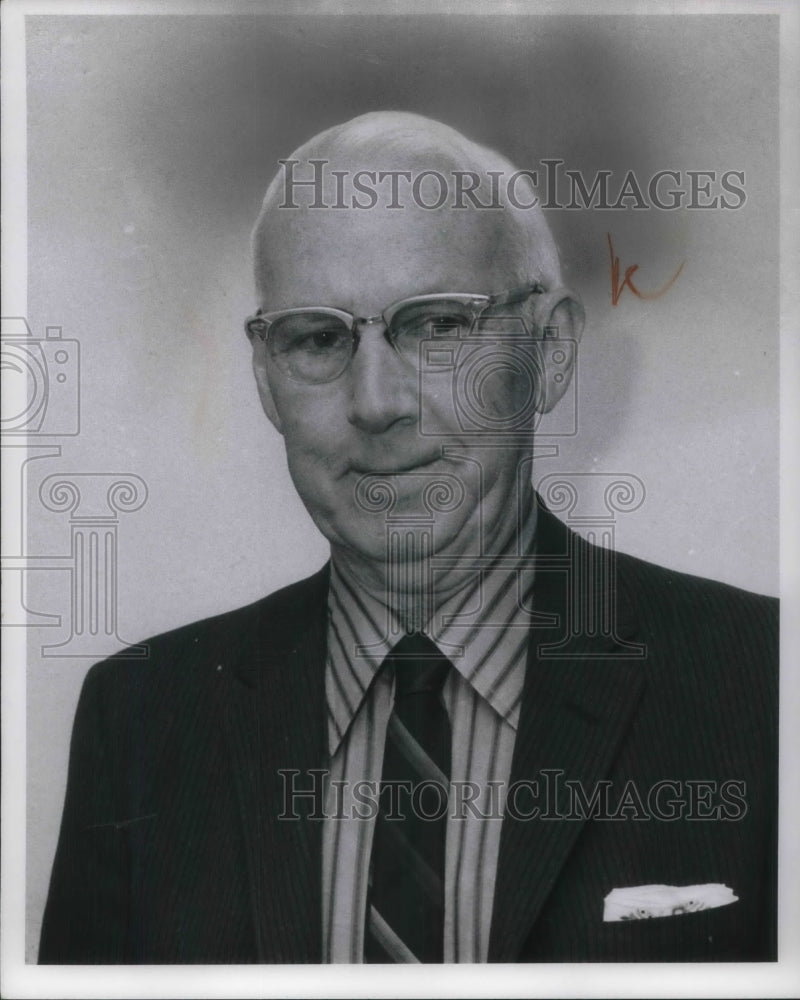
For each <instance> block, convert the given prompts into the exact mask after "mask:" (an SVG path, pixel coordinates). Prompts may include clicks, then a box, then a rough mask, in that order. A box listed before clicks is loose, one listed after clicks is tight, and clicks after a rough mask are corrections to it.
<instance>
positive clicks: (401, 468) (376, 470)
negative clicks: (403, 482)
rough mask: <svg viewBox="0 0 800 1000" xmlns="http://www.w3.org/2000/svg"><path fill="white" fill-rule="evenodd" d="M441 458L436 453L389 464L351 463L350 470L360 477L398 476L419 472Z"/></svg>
mask: <svg viewBox="0 0 800 1000" xmlns="http://www.w3.org/2000/svg"><path fill="white" fill-rule="evenodd" d="M441 457H442V455H441V453H440V452H437V453H436V454H435V455H425V456H421V457H420V458H414V459H407V460H404V461H402V462H392V463H391V464H389V463H386V464H380V463H375V464H374V465H373V464H371V463H366V462H352V463H351V465H350V470H351V472H355V473H356V474H357V475H360V476H399V475H402V474H403V473H405V472H420V471H421V470H423V469H426V468H428V467H429V466H431V465H433V464H434V463H436V462H438V461H439V460H440V459H441Z"/></svg>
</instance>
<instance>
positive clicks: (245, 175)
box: [25, 15, 778, 961]
mask: <svg viewBox="0 0 800 1000" xmlns="http://www.w3.org/2000/svg"><path fill="white" fill-rule="evenodd" d="M777 31H778V29H777V19H775V18H771V17H765V16H759V17H735V16H713V17H711V16H709V17H705V16H703V17H655V16H653V17H630V16H626V17H603V18H594V17H584V16H576V17H542V16H529V17H517V16H515V17H503V16H491V17H489V16H470V17H454V16H448V17H443V16H416V17H386V16H380V17H378V16H376V17H368V16H331V17H314V18H310V17H302V16H298V17H291V16H273V15H268V16H253V17H249V16H247V17H240V16H135V17H131V16H93V17H66V16H61V17H59V16H46V17H45V16H43V17H30V18H28V21H27V71H28V162H29V176H28V185H29V186H28V224H29V230H28V240H29V270H30V277H29V298H28V320H29V322H30V326H31V330H32V333H33V335H34V337H36V338H44V337H45V332H46V328H47V327H60V328H61V340H62V341H63V342H64V343H65V344H66V349H67V350H66V355H63V356H62V357H66V359H67V360H66V361H65V362H64V364H65V365H66V366H67V368H68V369H69V373H70V379H74V378H77V379H79V384H80V413H79V425H78V424H77V423H75V426H72V424H70V423H69V421H73V422H75V421H76V419H77V418H76V415H75V414H73V413H72V412H71V408H73V407H74V405H75V401H74V400H72V398H71V397H70V398H68V397H67V395H64V396H62V397H59V398H58V399H56V398H55V395H54V394H56V393H57V390H58V386H59V385H60V383H58V384H57V383H56V381H55V379H54V378H52V381H51V387H52V389H51V395H53V398H54V403H53V409H52V410H51V411H49V412H48V420H49V421H50V423H49V424H48V425H47V426H45V427H43V428H40V433H39V438H38V439H37V440H38V441H39V443H40V444H42V445H43V446H44V445H47V444H50V445H53V444H56V445H57V446H58V447H57V448H51V449H50V451H48V450H47V448H46V447H42V448H41V449H40V450H39V452H35V450H34V452H32V453H31V455H32V458H33V455H34V453H36V454H38V456H39V457H38V458H34V459H33V460H32V461H29V463H28V466H27V488H28V524H27V536H26V539H25V545H26V546H27V554H28V555H30V556H35V557H37V559H38V560H39V561H38V563H37V566H38V567H39V571H38V572H33V571H31V572H29V573H28V574H27V577H28V579H27V585H28V598H27V601H28V606H29V608H31V609H32V610H33V611H35V612H38V613H39V615H49V616H52V617H50V618H42V617H40V618H37V619H36V622H37V624H36V625H35V627H33V628H31V629H30V642H29V672H28V746H27V753H28V757H27V763H28V800H27V807H28V823H29V837H28V855H27V879H28V883H27V884H28V914H27V921H28V957H29V960H31V961H33V960H35V955H36V946H37V940H38V933H39V927H40V923H41V915H42V908H43V905H44V900H45V895H46V889H47V880H48V877H49V870H50V864H51V861H52V855H53V851H54V849H55V842H56V835H57V827H58V820H59V816H60V811H61V806H62V801H63V792H64V782H65V777H66V762H67V752H68V741H69V732H70V727H71V723H72V716H73V712H74V708H75V703H76V699H77V696H78V691H79V688H80V684H81V681H82V679H83V676H84V674H85V672H86V670H87V669H88V667H89V666H90V665H91V663H92V662H93V660H94V659H97V658H99V656H101V655H103V653H104V652H106V651H109V652H110V651H111V650H110V649H108V650H106V649H105V648H102V647H103V642H105V646H111V647H114V648H118V647H119V646H121V645H122V644H123V643H128V642H135V641H137V640H141V639H143V638H144V637H146V636H147V635H151V634H154V633H156V632H159V631H163V630H165V629H168V628H171V627H174V626H177V625H179V624H181V623H184V622H188V621H190V620H192V619H196V618H199V617H202V616H205V615H209V614H212V613H216V612H220V611H225V610H227V609H230V608H232V607H235V606H236V605H239V604H243V603H246V602H249V601H252V600H255V599H256V598H258V597H259V596H261V595H263V594H265V593H267V592H269V591H271V590H273V589H275V588H276V587H278V586H281V585H283V584H285V583H287V582H289V581H290V580H293V579H297V578H300V577H302V576H304V575H306V574H308V573H309V572H311V571H313V570H314V569H316V568H317V567H318V566H319V565H320V564H321V563H322V562H323V560H324V558H325V552H326V548H325V544H324V543H323V541H322V539H321V538H320V536H319V535H318V534H317V532H316V529H315V528H314V527H313V525H312V523H311V522H310V520H309V518H308V515H307V514H306V513H305V510H304V509H303V507H302V506H301V504H300V502H299V500H297V499H296V498H295V495H294V492H293V489H292V486H291V483H290V480H289V477H288V474H287V471H286V466H285V461H284V458H283V452H282V446H281V441H280V438H279V437H278V436H277V434H276V433H275V432H274V431H273V430H272V428H271V427H270V426H269V425H268V423H267V421H266V419H265V418H264V416H263V415H262V412H261V410H260V407H259V404H258V401H257V399H256V394H255V391H254V386H253V385H252V384H251V383H252V377H251V374H250V369H249V357H248V349H247V343H246V339H245V337H244V334H243V332H242V318H243V317H244V316H245V315H246V314H247V313H248V312H250V311H251V310H252V308H253V307H254V304H255V303H254V297H253V292H252V287H251V277H250V264H249V257H248V251H249V248H248V239H249V231H250V227H251V225H252V222H253V220H254V218H255V215H256V212H257V210H258V207H259V203H260V199H261V196H262V194H263V191H264V189H265V187H266V184H267V183H268V181H269V179H270V177H271V176H272V174H273V173H274V171H275V169H276V161H277V159H278V158H279V157H282V156H286V155H287V154H288V153H289V152H290V151H291V150H292V149H293V148H294V147H295V146H297V145H298V144H299V143H300V142H301V141H302V140H304V139H305V138H307V137H308V136H310V135H311V134H313V133H315V132H317V131H319V130H321V129H323V128H325V127H327V126H329V125H331V124H333V123H335V122H339V121H343V120H346V119H348V118H350V117H352V116H354V115H356V114H360V113H363V112H365V111H369V110H375V109H380V108H397V109H406V110H410V111H415V112H419V113H422V114H425V115H429V116H431V117H434V118H438V119H441V120H443V121H446V122H448V123H450V124H452V125H453V126H455V127H456V128H458V129H460V130H461V131H463V132H465V133H466V134H467V135H469V136H470V137H473V138H475V139H477V140H478V141H481V142H483V143H486V144H489V145H492V146H495V147H496V148H498V149H500V150H501V151H502V152H504V153H505V154H507V155H508V156H509V157H510V158H511V159H512V160H513V161H515V162H516V163H517V164H518V165H519V166H521V167H532V168H535V167H537V166H538V165H539V164H540V162H541V160H542V159H544V158H558V159H562V160H563V161H564V168H565V169H574V170H581V171H583V172H584V174H585V176H586V178H587V180H588V181H591V179H592V178H593V176H594V175H595V174H596V173H597V171H599V170H611V171H613V172H614V177H615V178H617V179H618V180H617V181H616V182H615V183H619V179H621V178H622V176H623V175H624V174H625V172H626V171H628V170H631V169H632V170H634V171H635V172H636V174H637V176H638V177H641V178H644V181H645V183H646V180H647V179H648V178H649V177H651V176H652V175H653V174H654V173H655V172H656V171H658V170H665V169H674V170H678V171H682V172H685V171H688V170H709V171H716V172H717V174H718V175H719V174H721V173H723V172H725V171H728V170H736V171H744V172H745V178H746V180H745V184H744V187H745V190H746V194H747V200H746V203H745V204H744V205H743V206H742V207H741V208H740V209H738V210H729V211H724V210H720V209H716V210H695V211H689V210H685V209H684V210H680V211H658V210H655V209H651V210H633V209H630V208H629V209H627V210H625V209H620V210H617V211H606V212H604V211H597V210H595V211H590V210H577V211H559V210H552V211H549V212H547V217H548V221H549V223H550V225H551V226H552V228H553V230H554V232H555V234H556V238H557V240H558V242H559V245H560V247H561V249H562V255H563V260H564V264H565V267H566V271H567V277H568V280H569V282H571V283H572V284H573V285H574V286H576V287H577V288H578V289H579V290H580V292H581V293H582V294H583V296H584V300H585V303H586V309H587V316H588V321H587V329H586V334H585V338H584V345H583V347H582V349H581V352H580V366H579V382H578V392H579V406H578V412H577V431H578V433H577V434H575V435H573V436H565V437H561V438H559V439H558V446H559V447H558V454H557V456H554V457H551V458H547V459H542V460H541V461H539V462H537V465H536V468H535V472H534V479H535V480H536V481H537V482H540V481H542V480H543V479H544V478H545V477H547V476H550V475H554V474H556V473H559V474H561V473H563V474H572V473H597V474H598V475H597V477H596V480H594V481H595V482H598V483H604V482H605V480H604V479H603V478H602V477H603V476H606V475H607V474H615V475H623V476H627V477H635V480H636V481H640V483H641V484H643V486H644V488H645V491H646V497H645V498H644V501H643V502H642V503H641V504H640V505H639V506H637V505H636V504H633V505H632V506H636V507H637V509H635V510H631V511H629V512H627V513H624V512H617V513H616V514H615V531H616V544H617V545H618V547H619V548H621V549H623V550H626V551H629V552H632V553H634V554H636V555H640V556H642V557H644V558H647V559H651V560H654V561H657V562H660V563H662V564H666V565H668V566H672V567H676V568H678V569H681V570H686V571H689V572H694V573H699V574H702V575H707V576H712V577H716V578H718V579H721V580H725V581H728V582H731V583H734V584H737V585H740V586H744V587H747V588H749V589H753V590H758V591H762V592H766V593H772V594H774V593H776V592H777V570H778V565H777V552H778V524H777V510H778V501H777V481H778V457H777V430H778V327H777V308H778V301H777V298H778V280H777V264H778V257H777V255H778V226H777V223H778V217H777V211H778V208H777V193H778V187H777V181H778V172H777V171H778V123H777V108H778V101H777V72H778V34H777ZM607 233H610V234H611V236H612V240H613V243H614V250H615V253H616V254H617V255H618V256H619V257H620V261H621V267H622V269H623V271H624V269H625V267H626V266H629V265H632V264H638V265H639V270H638V271H637V272H636V279H635V280H636V282H637V283H638V284H639V285H640V286H641V287H642V288H645V289H651V288H657V287H659V286H660V285H662V284H663V283H664V282H666V281H667V280H668V279H669V277H670V276H671V275H672V274H673V272H674V271H675V270H676V268H677V266H678V265H679V264H680V262H681V261H685V265H684V268H683V271H682V273H681V275H680V276H679V278H678V280H677V281H676V283H675V285H674V286H673V287H672V288H671V289H670V291H669V292H667V293H666V294H665V295H663V296H662V297H661V298H659V299H656V300H653V301H643V300H640V299H637V298H636V297H635V296H633V295H631V294H630V293H629V292H628V291H626V292H625V293H624V294H622V295H621V297H620V299H619V302H618V304H617V305H616V306H614V305H612V302H611V291H610V261H609V249H608V242H607ZM50 339H51V341H52V343H50V344H49V346H47V347H46V352H49V353H47V359H48V360H47V362H46V363H47V364H49V365H50V366H51V372H50V374H51V377H52V376H53V370H54V367H55V365H56V361H55V360H54V359H55V351H56V346H55V340H56V339H57V337H56V336H55V332H54V331H52V330H51V338H50ZM76 341H77V345H76V344H75V342H76ZM78 354H79V358H78ZM69 384H72V383H71V382H70V383H69ZM59 407H60V409H59ZM59 414H61V415H60V416H59ZM59 420H61V421H64V423H63V424H61V425H60V424H59V423H58V421H59ZM75 430H77V431H78V433H73V431H75ZM48 435H49V436H48ZM553 440H555V438H554V439H553ZM56 452H57V453H56ZM582 481H583V482H586V481H587V480H585V479H584V480H582ZM632 481H633V480H631V479H630V478H629V479H628V482H632ZM62 482H66V483H71V484H72V485H71V486H69V485H59V484H61V483H62ZM120 482H121V483H123V485H122V486H118V487H114V489H110V488H111V487H112V486H113V485H114V483H120ZM70 491H71V492H70ZM76 491H77V492H76ZM594 502H595V501H594V500H593V501H592V503H594ZM92 538H94V541H92V540H91V539H92ZM95 544H97V545H99V546H100V552H101V557H99V561H98V560H97V559H95V563H94V566H95V570H92V567H91V566H89V567H88V569H87V566H88V563H87V559H89V560H90V561H91V558H94V556H93V555H92V553H91V552H90V551H89V549H86V548H84V549H81V548H80V547H81V546H84V547H85V546H92V545H95ZM87 553H88V554H87ZM79 563H80V565H81V567H83V568H82V570H81V572H83V573H84V583H85V588H91V587H95V588H96V589H97V588H99V597H96V600H97V601H99V602H100V604H101V605H102V606H103V607H104V608H105V612H104V613H105V614H109V613H110V612H109V610H108V609H109V608H113V612H114V614H115V616H116V619H115V622H114V625H113V630H112V632H113V634H112V635H111V636H110V637H107V638H106V639H105V640H102V636H101V637H100V638H98V637H97V636H95V635H94V633H93V628H94V626H93V625H92V622H91V620H90V619H91V613H92V612H91V609H89V610H88V611H87V608H86V607H83V606H81V607H76V606H75V599H74V597H73V594H72V590H71V583H74V581H75V578H76V577H75V574H76V572H78V568H76V567H78V564H79ZM98 565H102V567H103V568H102V573H101V575H102V579H100V580H99V581H98V580H96V579H95V580H94V581H92V580H90V579H89V578H88V577H87V575H86V574H89V575H91V573H92V572H95V571H96V572H101V571H100V570H97V569H96V567H97V566H98ZM103 574H104V575H103ZM84 596H85V593H84ZM87 615H88V616H89V617H88V618H87ZM95 624H96V623H95ZM101 631H102V629H101ZM101 640H102V641H101ZM44 647H47V648H44Z"/></svg>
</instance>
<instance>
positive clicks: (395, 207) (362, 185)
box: [253, 111, 560, 314]
mask: <svg viewBox="0 0 800 1000" xmlns="http://www.w3.org/2000/svg"><path fill="white" fill-rule="evenodd" d="M533 201H534V192H533V188H532V185H531V182H530V179H529V178H528V177H527V175H526V174H524V173H521V172H519V171H517V170H516V168H515V167H514V166H513V165H512V164H511V163H510V162H509V161H508V160H506V159H505V158H504V157H502V156H500V155H499V154H498V153H495V152H494V151H493V150H490V149H488V148H486V147H484V146H479V145H478V144H477V143H474V142H472V141H470V140H469V139H467V138H465V137H464V136H463V135H461V134H460V133H459V132H457V131H455V129H452V128H450V127H449V126H447V125H444V124H442V123H440V122H436V121H432V120H430V119H427V118H423V117H421V116H419V115H413V114H408V113H404V112H389V111H386V112H373V113H370V114H367V115H362V116H360V117H358V118H354V119H352V120H351V121H349V122H345V123H344V124H341V125H336V126H334V127H333V128H330V129H327V130H326V131H324V132H321V133H320V134H319V135H317V136H314V137H313V138H312V139H310V140H308V142H306V143H304V144H303V145H302V146H300V147H299V149H297V150H296V151H295V152H294V153H293V154H292V155H291V156H290V157H288V158H287V159H286V160H284V161H281V170H279V172H278V174H277V175H276V176H275V178H274V179H273V181H272V183H271V184H270V185H269V188H268V189H267V192H266V195H265V197H264V201H263V205H262V208H261V212H260V214H259V217H258V220H257V222H256V226H255V229H254V231H253V255H254V267H255V281H256V288H257V292H258V297H259V302H260V305H261V306H262V308H266V309H280V308H288V307H291V306H293V305H303V304H307V303H305V302H303V301H285V300H281V301H278V299H277V297H276V296H277V295H278V293H279V292H280V290H281V289H285V287H286V284H287V278H288V277H289V272H294V270H295V268H296V266H297V264H298V255H299V256H303V255H305V254H307V253H308V251H309V250H312V251H313V253H314V256H315V263H316V264H322V263H323V262H322V260H321V254H320V251H321V252H322V254H324V257H325V262H324V267H325V269H326V271H328V272H329V276H330V283H331V286H332V288H331V291H332V292H333V293H338V298H337V297H335V298H334V299H329V300H328V301H330V302H331V304H338V305H342V306H344V305H346V303H345V302H344V301H343V299H342V298H341V296H342V294H343V292H344V289H343V288H342V279H343V278H344V279H345V284H346V283H347V282H346V279H347V275H346V274H343V273H342V272H347V274H349V276H350V277H351V278H352V275H353V271H354V268H355V267H358V266H359V263H358V261H359V258H364V257H366V258H367V260H368V261H370V262H371V261H372V260H373V259H374V258H376V257H377V260H378V261H382V264H383V267H382V275H381V276H382V277H385V274H386V270H387V269H389V268H391V269H395V270H396V271H397V278H398V288H399V286H401V285H403V282H402V276H403V275H407V276H410V275H412V274H418V273H419V272H420V271H421V272H422V273H423V274H424V273H427V272H429V271H430V270H431V268H435V266H436V265H439V264H440V263H441V261H442V257H443V255H444V256H446V257H447V258H448V259H450V260H451V261H452V270H453V272H454V274H453V278H452V280H453V281H455V285H451V286H450V287H451V288H454V289H455V288H465V289H468V290H472V291H481V290H489V291H491V290H494V289H495V287H508V286H509V285H513V284H518V283H523V282H525V281H528V280H533V279H536V280H540V281H542V282H543V283H544V284H545V285H547V286H549V287H553V286H555V285H558V284H559V283H560V274H559V264H558V253H557V250H556V247H555V244H554V242H553V239H552V236H551V235H550V232H549V229H548V227H547V224H546V222H545V220H544V217H543V215H542V212H541V209H540V208H539V207H538V206H536V207H532V208H528V207H523V206H527V205H530V204H531V203H532V202H533ZM483 206H489V207H483ZM468 259H469V261H470V262H471V263H468ZM477 263H480V264H481V265H482V268H481V270H482V274H483V277H482V279H481V280H480V281H478V283H477V284H476V280H477V279H478V276H477V275H475V274H474V271H475V264H477ZM459 279H460V280H459ZM487 282H488V284H489V285H492V283H493V287H492V288H489V287H488V285H487ZM497 282H500V284H499V285H498V284H497ZM484 285H487V287H486V289H484V288H483V286H484ZM402 290H403V292H404V293H405V294H415V293H417V292H421V291H426V290H436V289H424V288H418V287H414V288H409V287H406V286H403V288H402ZM297 291H298V292H300V291H301V290H300V289H298V290H297ZM398 297H399V296H398ZM301 298H302V294H301ZM386 304H387V303H386V302H383V303H382V304H381V305H380V306H379V308H383V307H384V306H385V305H386ZM362 314H363V313H362Z"/></svg>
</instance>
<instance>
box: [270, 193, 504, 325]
mask: <svg viewBox="0 0 800 1000" xmlns="http://www.w3.org/2000/svg"><path fill="white" fill-rule="evenodd" d="M501 215H502V212H501V211H494V212H480V211H478V210H474V209H472V210H470V209H465V210H456V209H452V208H449V207H442V208H440V209H436V210H426V209H423V208H420V207H418V206H415V205H406V206H404V207H402V208H399V209H390V208H388V207H386V206H375V207H373V208H370V209H359V208H353V207H346V208H342V209H336V208H332V207H326V208H318V209H312V208H297V209H291V208H280V207H279V206H276V207H273V209H272V210H271V211H270V213H269V215H268V217H267V218H265V219H264V225H263V227H262V233H261V238H262V245H261V253H260V263H261V273H260V274H259V281H260V284H262V287H263V288H264V292H265V297H266V301H265V302H262V303H261V305H262V307H265V308H269V309H283V308H290V307H292V306H295V305H311V304H314V303H318V304H324V303H329V304H331V305H338V306H341V307H343V308H348V309H352V310H353V311H356V312H359V313H361V314H364V313H365V312H366V311H367V310H369V311H370V313H371V314H372V313H375V312H379V311H380V310H382V309H383V308H385V307H386V306H387V305H388V304H389V303H390V302H393V301H395V300H397V299H400V298H404V297H406V296H408V295H417V294H423V293H425V292H428V291H430V292H434V291H462V290H463V291H475V292H491V291H496V290H497V289H498V287H502V283H503V282H504V281H505V280H507V278H508V277H510V276H511V274H512V272H513V271H514V247H513V246H512V242H511V241H510V240H509V239H508V229H507V226H506V225H505V224H504V220H503V219H502V218H501ZM498 282H500V285H498Z"/></svg>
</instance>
